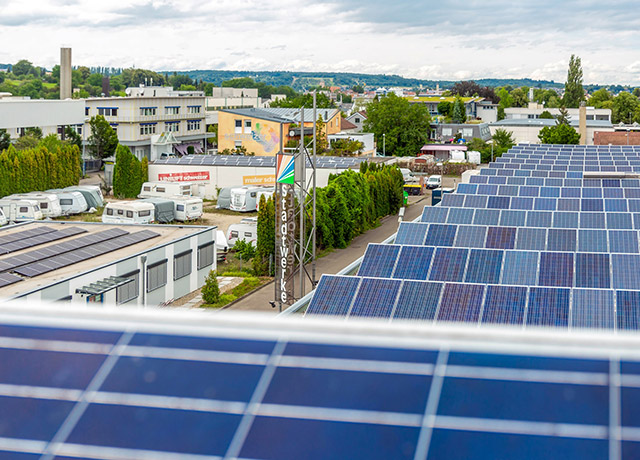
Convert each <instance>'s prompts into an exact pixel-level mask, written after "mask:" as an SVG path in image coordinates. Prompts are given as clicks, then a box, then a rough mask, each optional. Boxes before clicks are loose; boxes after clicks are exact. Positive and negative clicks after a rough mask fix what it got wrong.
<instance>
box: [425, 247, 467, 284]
mask: <svg viewBox="0 0 640 460" xmlns="http://www.w3.org/2000/svg"><path fill="white" fill-rule="evenodd" d="M468 254H469V251H468V250H467V249H458V248H437V249H436V254H435V257H434V259H433V262H432V263H431V272H430V275H429V279H430V280H433V281H462V277H463V275H464V269H465V265H466V262H467V256H468Z"/></svg>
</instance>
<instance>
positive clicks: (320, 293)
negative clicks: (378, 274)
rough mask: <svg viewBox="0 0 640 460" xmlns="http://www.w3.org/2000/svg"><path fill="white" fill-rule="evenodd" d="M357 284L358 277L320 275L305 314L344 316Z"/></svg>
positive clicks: (358, 282)
mask: <svg viewBox="0 0 640 460" xmlns="http://www.w3.org/2000/svg"><path fill="white" fill-rule="evenodd" d="M359 284H360V278H355V277H351V276H333V275H322V277H321V278H320V281H319V282H318V287H317V288H316V290H315V292H314V295H313V298H312V299H311V303H310V304H309V308H307V314H308V315H317V314H322V315H337V316H346V315H347V312H348V311H349V308H350V307H351V303H352V302H353V297H354V296H355V294H356V290H357V289H358V285H359Z"/></svg>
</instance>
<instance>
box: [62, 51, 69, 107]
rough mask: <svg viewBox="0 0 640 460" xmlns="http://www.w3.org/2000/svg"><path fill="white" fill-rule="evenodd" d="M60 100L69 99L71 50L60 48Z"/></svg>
mask: <svg viewBox="0 0 640 460" xmlns="http://www.w3.org/2000/svg"><path fill="white" fill-rule="evenodd" d="M60 99H71V48H60Z"/></svg>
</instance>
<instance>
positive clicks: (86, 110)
mask: <svg viewBox="0 0 640 460" xmlns="http://www.w3.org/2000/svg"><path fill="white" fill-rule="evenodd" d="M84 116H85V117H88V116H89V107H85V108H84Z"/></svg>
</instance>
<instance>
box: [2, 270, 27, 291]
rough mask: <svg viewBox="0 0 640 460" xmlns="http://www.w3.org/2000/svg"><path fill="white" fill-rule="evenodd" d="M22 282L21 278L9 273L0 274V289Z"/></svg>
mask: <svg viewBox="0 0 640 460" xmlns="http://www.w3.org/2000/svg"><path fill="white" fill-rule="evenodd" d="M20 281H22V278H20V277H19V276H16V275H12V274H10V273H0V288H3V287H5V286H9V285H11V284H15V283H18V282H20Z"/></svg>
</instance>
